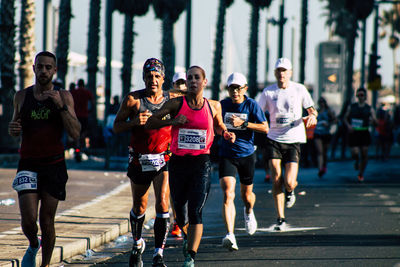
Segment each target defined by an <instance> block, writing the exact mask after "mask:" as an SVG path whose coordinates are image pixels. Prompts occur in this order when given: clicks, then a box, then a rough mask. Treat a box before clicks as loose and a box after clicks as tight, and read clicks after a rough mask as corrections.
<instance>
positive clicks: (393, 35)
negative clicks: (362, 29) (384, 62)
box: [381, 4, 400, 97]
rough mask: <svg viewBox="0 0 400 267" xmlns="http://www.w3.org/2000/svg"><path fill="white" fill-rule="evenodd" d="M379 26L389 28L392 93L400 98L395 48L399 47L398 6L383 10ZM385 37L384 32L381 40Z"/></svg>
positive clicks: (399, 23)
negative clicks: (392, 77) (392, 80)
mask: <svg viewBox="0 0 400 267" xmlns="http://www.w3.org/2000/svg"><path fill="white" fill-rule="evenodd" d="M381 25H382V27H384V28H389V30H390V35H389V38H388V40H389V47H390V48H391V49H392V51H393V68H394V69H393V73H394V82H393V93H394V95H395V96H396V97H400V95H399V93H400V92H399V91H400V90H399V84H398V80H397V79H398V78H399V69H398V66H397V61H396V54H397V48H398V47H399V33H400V4H394V5H393V8H392V9H390V10H384V11H383V14H382V21H381ZM385 36H386V31H383V34H382V35H381V38H384V37H385Z"/></svg>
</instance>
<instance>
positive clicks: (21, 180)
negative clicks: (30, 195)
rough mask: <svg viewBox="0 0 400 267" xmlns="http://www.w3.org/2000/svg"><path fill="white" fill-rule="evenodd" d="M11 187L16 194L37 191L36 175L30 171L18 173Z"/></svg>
mask: <svg viewBox="0 0 400 267" xmlns="http://www.w3.org/2000/svg"><path fill="white" fill-rule="evenodd" d="M12 186H13V188H14V190H15V191H17V192H21V191H24V190H35V189H37V173H36V172H31V171H19V172H18V173H17V175H16V176H15V179H14V181H13V185H12Z"/></svg>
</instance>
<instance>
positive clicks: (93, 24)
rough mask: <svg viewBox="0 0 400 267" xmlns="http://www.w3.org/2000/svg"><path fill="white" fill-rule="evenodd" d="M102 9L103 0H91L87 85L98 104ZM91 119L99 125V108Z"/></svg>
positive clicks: (92, 114)
mask: <svg viewBox="0 0 400 267" xmlns="http://www.w3.org/2000/svg"><path fill="white" fill-rule="evenodd" d="M100 10H101V0H90V11H89V12H90V15H89V33H88V47H87V50H86V52H87V74H88V76H87V87H88V89H89V90H90V91H91V92H92V94H93V96H94V98H95V103H96V104H97V100H98V97H97V92H96V89H97V77H96V75H97V72H98V70H99V68H98V67H97V64H98V62H99V59H98V57H99V42H100ZM90 116H91V120H92V121H95V122H96V125H97V118H98V114H97V108H95V109H94V112H92V113H91V114H90Z"/></svg>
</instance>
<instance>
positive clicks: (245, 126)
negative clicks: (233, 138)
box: [240, 121, 249, 129]
mask: <svg viewBox="0 0 400 267" xmlns="http://www.w3.org/2000/svg"><path fill="white" fill-rule="evenodd" d="M248 125H249V122H248V121H245V122H243V124H242V125H241V126H240V128H242V129H246V128H247V126H248Z"/></svg>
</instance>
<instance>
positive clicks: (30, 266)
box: [21, 238, 40, 267]
mask: <svg viewBox="0 0 400 267" xmlns="http://www.w3.org/2000/svg"><path fill="white" fill-rule="evenodd" d="M38 242H39V245H38V247H37V248H33V247H31V246H29V247H28V248H27V250H26V252H25V255H24V257H23V258H22V262H21V267H36V254H37V253H38V251H39V249H40V239H39V238H38Z"/></svg>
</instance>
